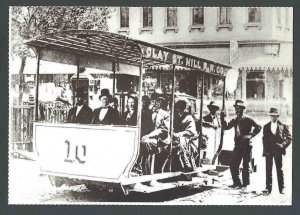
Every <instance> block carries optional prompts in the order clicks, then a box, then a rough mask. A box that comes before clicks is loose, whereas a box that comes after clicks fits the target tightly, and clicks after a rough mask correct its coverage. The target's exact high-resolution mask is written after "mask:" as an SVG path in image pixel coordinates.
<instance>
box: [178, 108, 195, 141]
mask: <svg viewBox="0 0 300 215" xmlns="http://www.w3.org/2000/svg"><path fill="white" fill-rule="evenodd" d="M174 132H175V133H177V134H178V135H179V136H182V137H189V138H190V137H193V136H195V135H197V131H196V124H195V121H194V119H193V117H192V116H191V115H189V114H188V113H184V114H183V115H182V116H181V117H180V116H178V115H175V116H174Z"/></svg>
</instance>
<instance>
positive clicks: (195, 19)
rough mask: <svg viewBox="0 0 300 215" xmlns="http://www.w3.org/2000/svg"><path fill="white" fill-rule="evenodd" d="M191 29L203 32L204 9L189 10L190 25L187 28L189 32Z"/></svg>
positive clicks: (194, 8)
mask: <svg viewBox="0 0 300 215" xmlns="http://www.w3.org/2000/svg"><path fill="white" fill-rule="evenodd" d="M193 29H198V30H200V31H202V32H203V31H204V7H193V8H192V9H191V25H190V26H189V30H190V32H191V31H192V30H193Z"/></svg>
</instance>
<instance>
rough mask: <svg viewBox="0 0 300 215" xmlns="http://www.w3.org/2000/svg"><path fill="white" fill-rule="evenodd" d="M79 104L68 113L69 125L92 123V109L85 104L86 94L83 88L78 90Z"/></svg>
mask: <svg viewBox="0 0 300 215" xmlns="http://www.w3.org/2000/svg"><path fill="white" fill-rule="evenodd" d="M76 97H77V103H76V106H75V107H73V108H71V109H70V110H69V113H68V123H81V124H88V123H90V122H91V117H92V112H93V111H92V109H91V108H90V107H89V106H87V105H86V104H84V92H83V89H82V88H78V89H77V90H76Z"/></svg>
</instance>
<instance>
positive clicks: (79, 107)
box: [76, 105, 83, 116]
mask: <svg viewBox="0 0 300 215" xmlns="http://www.w3.org/2000/svg"><path fill="white" fill-rule="evenodd" d="M82 106H83V105H81V106H78V105H77V109H76V116H78V114H79V111H80V110H81V108H82Z"/></svg>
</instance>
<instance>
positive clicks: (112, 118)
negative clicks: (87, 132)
mask: <svg viewBox="0 0 300 215" xmlns="http://www.w3.org/2000/svg"><path fill="white" fill-rule="evenodd" d="M102 108H103V107H100V108H96V109H95V110H94V112H93V116H92V120H91V123H92V124H103V125H112V124H114V125H115V124H117V123H118V120H119V116H118V115H117V112H116V111H115V110H114V109H113V108H112V107H110V106H108V107H107V108H108V110H107V113H106V115H105V116H104V118H103V120H102V121H100V119H99V114H100V111H101V109H102Z"/></svg>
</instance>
